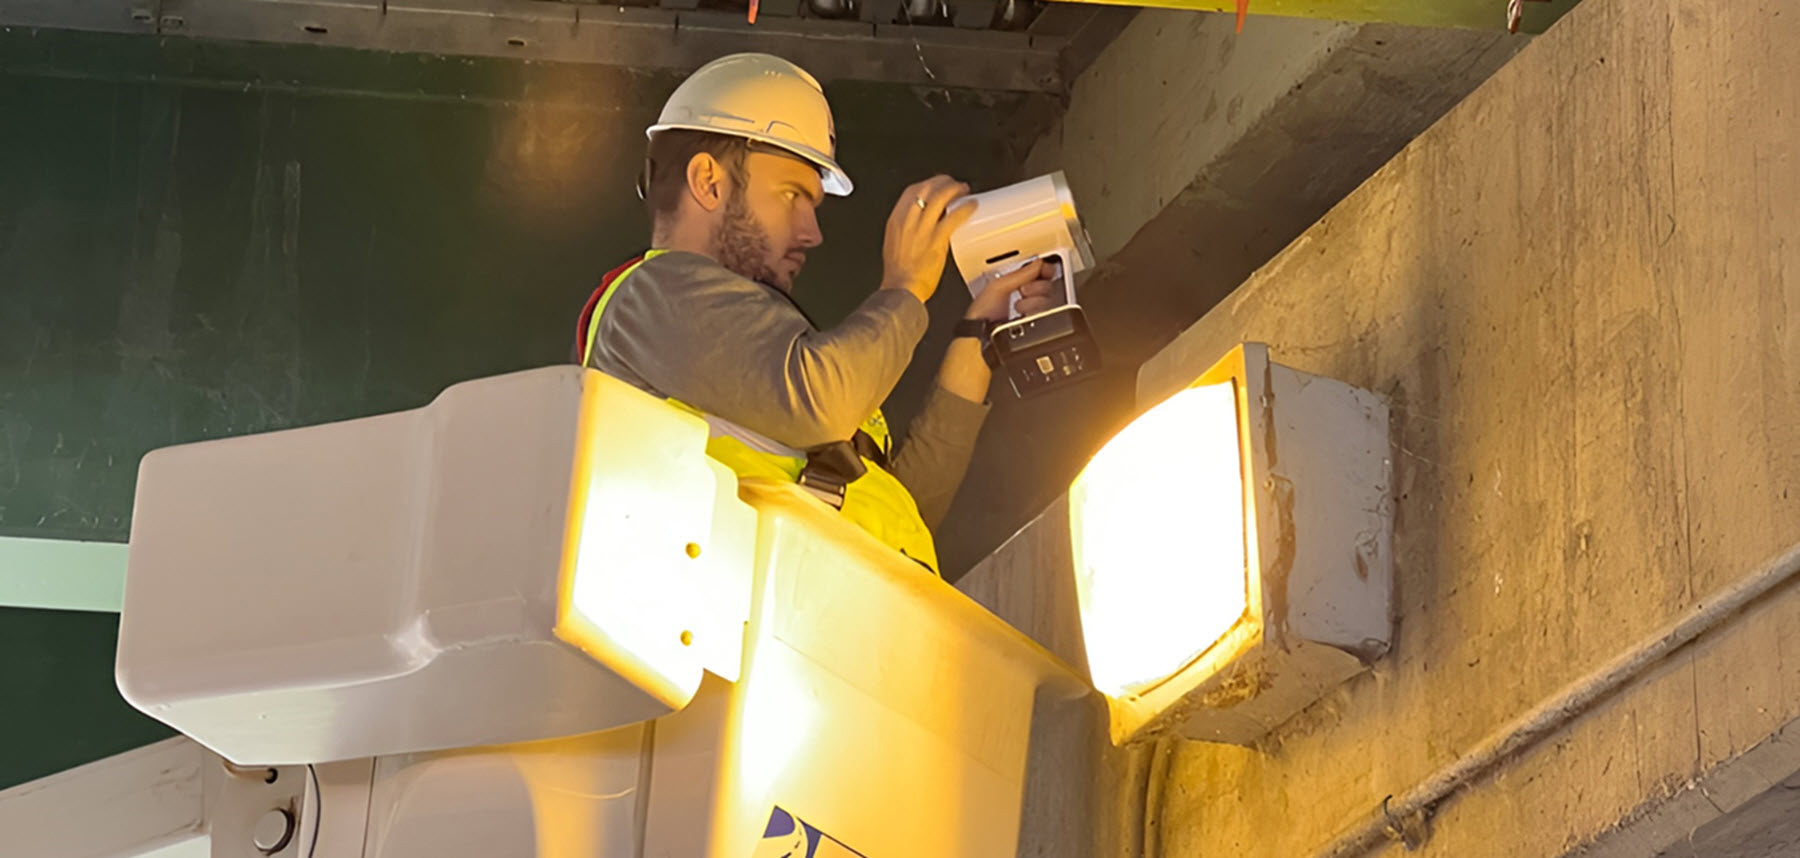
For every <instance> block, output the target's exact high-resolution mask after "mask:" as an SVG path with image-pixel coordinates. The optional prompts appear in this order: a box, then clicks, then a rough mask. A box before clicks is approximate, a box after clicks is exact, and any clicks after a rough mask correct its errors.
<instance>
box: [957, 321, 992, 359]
mask: <svg viewBox="0 0 1800 858" xmlns="http://www.w3.org/2000/svg"><path fill="white" fill-rule="evenodd" d="M993 334H994V323H993V322H990V321H988V320H986V319H963V320H962V321H960V322H957V323H956V327H955V328H952V329H951V338H952V339H958V340H960V339H962V338H963V337H973V338H974V339H975V340H976V341H977V342H980V343H981V359H982V360H984V361H986V362H987V365H988V369H995V368H997V367H999V366H1000V355H999V353H998V352H995V351H994V337H993Z"/></svg>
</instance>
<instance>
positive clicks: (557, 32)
mask: <svg viewBox="0 0 1800 858" xmlns="http://www.w3.org/2000/svg"><path fill="white" fill-rule="evenodd" d="M0 25H5V26H24V27H46V28H60V29H73V30H97V31H103V32H118V33H145V34H156V35H162V36H189V37H197V38H210V39H235V40H246V41H257V42H279V43H286V44H315V45H332V46H337V47H348V48H363V49H373V50H381V51H393V52H402V53H427V54H446V55H452V56H487V57H506V58H514V59H521V60H548V61H555V62H571V63H597V64H601V65H610V66H622V67H629V68H640V69H666V70H670V71H690V70H692V69H695V68H698V67H699V66H701V65H703V64H704V63H706V62H707V61H709V60H712V59H714V58H716V57H718V56H721V55H723V54H727V53H731V52H734V51H742V50H763V51H769V52H771V53H776V54H780V55H782V56H785V57H788V58H789V59H792V60H794V61H795V62H798V63H800V64H801V65H803V66H805V67H806V68H807V69H808V70H809V71H811V72H813V73H814V74H815V75H817V76H818V77H820V78H821V79H824V80H836V79H847V80H865V81H883V82H890V83H904V84H916V85H926V86H945V87H955V88H968V89H990V90H1006V91H1019V92H1056V93H1060V92H1062V91H1063V89H1064V83H1065V75H1064V71H1063V66H1062V63H1061V54H1062V51H1063V48H1064V47H1066V46H1067V44H1068V41H1069V40H1068V39H1066V38H1064V37H1062V36H1055V35H1034V34H1031V33H1009V32H996V31H970V30H964V29H960V28H953V27H894V26H884V25H882V24H879V23H870V22H860V21H826V20H817V19H804V18H786V17H781V16H771V17H769V18H764V19H762V20H759V21H758V23H756V24H754V25H752V24H750V23H749V22H747V21H746V20H745V19H744V16H743V15H741V14H738V13H734V12H714V11H706V10H694V11H684V10H675V9H668V8H643V7H621V6H597V5H589V4H584V3H583V4H578V3H561V2H550V0H388V2H385V3H383V2H381V0H0Z"/></svg>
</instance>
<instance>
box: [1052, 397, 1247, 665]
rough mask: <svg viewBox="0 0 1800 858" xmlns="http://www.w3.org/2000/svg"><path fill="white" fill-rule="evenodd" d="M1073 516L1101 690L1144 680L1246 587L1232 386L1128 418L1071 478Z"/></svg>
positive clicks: (1222, 627) (1208, 636)
mask: <svg viewBox="0 0 1800 858" xmlns="http://www.w3.org/2000/svg"><path fill="white" fill-rule="evenodd" d="M1069 516H1070V522H1069V523H1070V528H1071V535H1072V537H1073V540H1072V541H1073V545H1074V549H1075V579H1076V591H1077V596H1078V598H1079V600H1080V606H1081V628H1082V634H1083V635H1084V636H1085V638H1086V640H1087V655H1088V668H1089V672H1090V674H1091V675H1092V677H1093V680H1094V686H1095V687H1096V688H1098V689H1100V691H1102V692H1104V693H1106V694H1109V695H1112V696H1114V697H1120V696H1124V695H1126V694H1129V693H1132V692H1135V691H1139V690H1142V689H1143V688H1145V687H1148V686H1151V685H1154V684H1156V683H1157V682H1159V681H1161V680H1163V679H1165V678H1167V677H1168V676H1169V675H1170V674H1173V673H1175V672H1176V671H1178V670H1180V669H1181V668H1182V667H1184V666H1186V665H1187V664H1188V663H1189V662H1191V661H1193V660H1194V659H1195V658H1196V657H1198V656H1199V655H1200V654H1201V653H1203V652H1205V651H1206V649H1207V648H1208V647H1210V646H1212V645H1213V644H1214V643H1215V642H1217V641H1218V640H1219V639H1220V638H1221V637H1224V635H1225V633H1226V632H1228V631H1230V629H1231V627H1232V626H1233V625H1234V624H1236V623H1237V621H1238V619H1239V618H1240V617H1242V616H1243V614H1244V610H1245V607H1246V604H1247V602H1246V599H1247V594H1248V587H1249V582H1248V575H1247V572H1246V563H1245V556H1244V483H1243V471H1242V465H1241V457H1240V453H1239V443H1238V420H1237V396H1236V393H1235V391H1234V390H1233V387H1232V385H1231V384H1230V383H1229V382H1228V383H1224V384H1212V385H1204V386H1201V387H1193V388H1189V389H1187V390H1184V391H1182V392H1181V393H1178V394H1176V395H1175V396H1173V397H1170V398H1169V399H1168V400H1167V401H1166V402H1163V403H1162V404H1161V405H1158V406H1156V407H1155V408H1152V409H1150V410H1149V411H1147V412H1145V413H1144V414H1143V415H1142V416H1140V417H1138V418H1137V420H1135V421H1133V422H1132V423H1131V425H1129V426H1127V427H1125V429H1124V430H1122V431H1121V432H1119V434H1118V435H1116V436H1114V437H1113V439H1112V440H1111V441H1108V442H1107V443H1106V446H1105V447H1103V448H1101V450H1100V452H1099V453H1096V454H1095V455H1094V458H1093V459H1092V460H1091V461H1089V462H1088V466H1087V468H1086V469H1085V470H1083V471H1082V473H1081V476H1079V477H1077V478H1076V480H1075V483H1074V485H1073V486H1071V488H1070V491H1069Z"/></svg>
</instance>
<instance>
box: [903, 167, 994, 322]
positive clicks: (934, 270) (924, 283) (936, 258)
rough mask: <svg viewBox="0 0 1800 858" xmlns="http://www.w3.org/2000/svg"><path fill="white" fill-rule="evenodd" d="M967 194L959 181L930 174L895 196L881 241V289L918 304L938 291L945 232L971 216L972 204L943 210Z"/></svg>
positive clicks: (947, 234) (947, 242) (945, 249)
mask: <svg viewBox="0 0 1800 858" xmlns="http://www.w3.org/2000/svg"><path fill="white" fill-rule="evenodd" d="M968 193H969V186H968V185H965V184H963V183H962V182H958V181H957V180H955V179H952V178H950V177H949V176H933V177H931V178H929V179H926V180H925V181H923V182H920V183H918V184H916V185H913V186H912V187H910V188H907V189H906V192H905V193H902V194H901V195H900V201H899V202H897V203H895V204H894V211H893V213H892V214H890V215H888V222H887V235H886V237H885V238H884V239H883V241H882V246H881V263H882V276H881V288H883V289H905V290H906V291H908V292H911V293H912V294H913V295H915V296H917V297H918V299H919V300H920V301H925V300H927V299H929V298H930V297H931V296H932V294H933V293H935V292H936V291H937V287H938V280H940V279H942V278H943V276H944V260H945V258H946V257H947V256H948V255H949V253H950V234H951V233H953V232H955V231H956V228H957V227H960V226H962V225H963V224H964V223H966V222H967V221H968V220H969V218H970V217H972V216H973V215H974V214H975V204H974V203H970V204H968V205H965V206H962V207H960V208H958V209H957V210H956V211H954V212H950V213H949V214H945V213H944V212H945V209H947V208H949V207H950V204H951V203H954V202H956V201H957V200H959V199H961V198H962V197H963V196H965V195H967V194H968Z"/></svg>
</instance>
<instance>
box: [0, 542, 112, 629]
mask: <svg viewBox="0 0 1800 858" xmlns="http://www.w3.org/2000/svg"><path fill="white" fill-rule="evenodd" d="M124 596H125V546H124V545H123V544H121V543H116V542H75V541H73V540H64V539H29V538H25V537H13V536H0V607H9V608H45V609H50V610H57V611H110V612H114V613H117V612H118V610H119V606H120V604H122V602H123V600H124Z"/></svg>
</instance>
